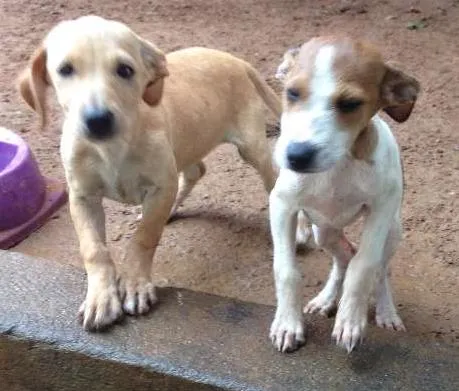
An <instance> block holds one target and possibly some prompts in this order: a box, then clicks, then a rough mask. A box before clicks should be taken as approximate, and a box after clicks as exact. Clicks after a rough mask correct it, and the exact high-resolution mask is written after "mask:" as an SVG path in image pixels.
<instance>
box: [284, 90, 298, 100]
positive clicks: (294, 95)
mask: <svg viewBox="0 0 459 391" xmlns="http://www.w3.org/2000/svg"><path fill="white" fill-rule="evenodd" d="M286 95H287V99H288V100H289V101H290V102H296V101H297V100H298V99H300V96H301V94H300V91H299V90H298V89H296V88H287V91H286Z"/></svg>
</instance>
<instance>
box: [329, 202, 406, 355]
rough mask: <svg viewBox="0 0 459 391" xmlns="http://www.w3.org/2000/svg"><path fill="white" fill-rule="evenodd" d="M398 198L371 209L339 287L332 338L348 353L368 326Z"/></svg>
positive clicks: (379, 203)
mask: <svg viewBox="0 0 459 391" xmlns="http://www.w3.org/2000/svg"><path fill="white" fill-rule="evenodd" d="M399 205H400V197H398V196H397V195H394V194H392V196H391V197H387V198H386V199H384V200H379V202H377V203H376V204H375V205H373V206H372V208H371V211H370V214H369V215H368V217H367V219H366V221H365V224H364V227H363V233H362V240H361V244H360V248H359V250H358V251H357V254H356V255H355V256H354V257H353V258H352V259H351V261H350V263H349V266H348V269H347V272H346V277H345V280H344V284H343V295H342V297H341V301H340V303H339V307H338V313H337V315H336V321H335V326H334V329H333V333H332V336H333V338H335V339H336V342H337V344H338V345H341V346H343V347H344V348H346V349H347V351H348V352H351V351H352V350H353V349H354V347H355V346H356V345H357V344H358V343H359V342H361V340H362V339H363V336H364V331H365V328H366V326H367V322H368V319H367V318H368V306H369V299H370V296H371V294H372V293H373V291H374V288H375V285H376V282H377V280H378V279H379V278H380V277H381V276H380V274H381V273H382V272H383V271H385V270H384V262H385V260H384V248H385V244H386V241H387V237H388V235H389V231H390V228H391V224H392V221H393V218H394V216H395V214H396V211H397V208H398V207H399Z"/></svg>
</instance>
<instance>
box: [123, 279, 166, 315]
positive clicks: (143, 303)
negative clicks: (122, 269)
mask: <svg viewBox="0 0 459 391" xmlns="http://www.w3.org/2000/svg"><path fill="white" fill-rule="evenodd" d="M118 287H119V291H120V295H121V297H122V301H123V310H124V312H125V313H127V314H129V315H142V314H146V313H147V312H148V311H150V309H151V308H152V307H153V306H154V304H156V302H157V301H158V299H157V297H156V292H155V286H154V285H153V283H152V282H151V281H150V280H149V279H147V278H145V277H138V278H133V277H126V276H122V277H120V278H119V280H118Z"/></svg>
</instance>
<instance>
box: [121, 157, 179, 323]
mask: <svg viewBox="0 0 459 391" xmlns="http://www.w3.org/2000/svg"><path fill="white" fill-rule="evenodd" d="M174 168H175V165H174ZM177 182H178V179H177V172H176V171H175V172H171V173H170V175H169V176H168V178H167V181H162V182H158V183H157V184H156V185H155V186H153V187H152V188H151V189H150V190H149V191H148V192H147V194H146V196H145V198H144V201H143V203H142V219H141V220H140V222H139V225H138V227H137V230H136V231H135V233H134V236H133V237H132V239H131V241H130V242H129V244H128V248H127V252H126V256H125V259H124V262H123V263H124V265H123V266H124V272H123V273H122V274H121V277H120V280H119V288H120V294H121V296H122V298H123V309H124V311H125V312H126V313H128V314H131V315H140V314H145V313H147V312H148V311H149V310H150V308H151V307H152V306H153V305H154V304H155V303H156V301H157V299H156V294H155V287H154V285H153V283H152V281H151V266H152V262H153V256H154V254H155V250H156V247H157V245H158V242H159V240H160V238H161V235H162V232H163V228H164V226H165V225H166V223H167V220H168V218H169V215H170V212H171V209H172V206H173V204H174V201H175V197H176V194H177Z"/></svg>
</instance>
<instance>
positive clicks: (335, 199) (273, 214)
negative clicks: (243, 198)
mask: <svg viewBox="0 0 459 391" xmlns="http://www.w3.org/2000/svg"><path fill="white" fill-rule="evenodd" d="M277 76H278V77H279V78H281V79H283V81H284V110H283V114H282V118H281V134H280V137H279V139H278V141H277V144H276V151H275V157H276V161H277V163H278V165H279V166H280V167H281V169H280V174H279V178H278V179H277V182H276V185H275V187H274V189H273V191H272V192H271V195H270V221H271V231H272V236H273V243H274V273H275V280H276V292H277V301H278V305H277V311H276V315H275V319H274V321H273V323H272V326H271V338H272V341H273V343H274V344H275V346H276V347H277V348H278V349H279V350H281V351H290V350H294V349H296V348H297V347H298V346H299V345H300V344H302V343H303V342H304V325H303V319H302V313H301V294H300V290H299V288H300V281H301V274H300V272H299V270H298V268H297V266H296V262H295V251H294V244H295V243H294V231H293V229H292V227H294V226H295V220H296V216H297V214H298V211H299V210H302V211H304V212H305V213H306V215H307V216H308V217H309V219H310V220H311V222H312V223H313V227H312V228H313V232H314V238H315V241H316V244H317V245H318V246H321V247H322V248H324V249H325V250H327V251H328V252H329V253H330V254H331V256H332V257H333V268H332V271H331V273H330V277H329V279H328V281H327V282H326V284H325V286H324V288H323V290H322V291H321V292H320V293H319V294H318V295H317V297H315V298H314V299H312V300H311V301H310V302H309V303H308V304H307V305H306V307H305V308H304V311H305V312H308V313H315V312H318V313H321V314H327V313H329V312H330V311H331V310H332V309H333V308H334V307H335V306H336V303H337V299H338V293H339V291H340V289H341V288H342V289H343V293H342V297H341V300H340V301H339V306H338V312H337V315H336V321H335V327H334V329H333V333H332V335H333V337H334V338H335V339H336V341H337V343H338V344H339V345H342V346H343V347H345V348H346V349H347V350H348V351H351V350H352V349H353V348H354V347H355V346H356V345H357V344H358V343H359V341H360V340H361V339H362V338H363V336H364V331H365V328H366V325H367V316H368V306H369V299H370V296H371V295H372V293H373V292H374V291H376V322H377V324H378V325H379V326H380V327H384V328H389V329H395V330H404V326H403V323H402V321H401V319H400V318H399V316H398V314H397V309H396V308H395V306H394V303H393V300H392V294H391V289H390V283H389V278H388V264H389V261H390V258H391V257H392V255H393V254H394V252H395V249H396V247H397V244H398V242H399V240H400V238H401V231H402V228H401V218H400V209H401V203H402V196H403V173H402V166H401V160H400V153H399V148H398V146H397V142H396V140H395V138H394V136H393V134H392V132H391V130H390V128H389V126H388V125H387V124H386V122H384V121H383V119H381V118H380V117H379V116H378V115H377V112H378V110H379V109H383V110H384V111H386V113H387V114H389V115H390V116H391V117H392V118H393V119H394V120H396V121H398V122H403V121H406V120H407V119H408V117H409V116H410V114H411V111H412V109H413V107H414V104H415V102H416V99H417V96H418V92H419V84H418V82H417V81H416V80H415V79H413V78H412V77H410V76H408V75H406V74H404V73H403V72H400V71H398V70H396V69H394V68H393V67H391V66H390V65H388V64H387V63H385V62H384V61H383V59H382V57H381V55H380V53H379V52H378V51H377V50H376V49H375V48H373V47H372V46H370V45H369V44H366V43H364V42H359V41H354V40H352V39H349V38H340V37H319V38H315V39H312V40H310V41H308V42H307V43H305V44H304V45H303V46H301V48H299V49H292V50H289V51H288V52H286V54H285V56H284V59H283V62H282V63H281V65H280V67H279V69H278V71H277ZM362 215H363V216H364V217H365V224H364V227H363V232H362V237H361V242H360V247H359V248H358V249H356V248H355V247H354V245H352V244H351V243H350V242H349V241H348V240H347V238H346V237H345V236H344V233H343V229H344V227H346V226H347V225H349V224H351V223H352V222H353V221H355V220H356V219H357V218H358V217H359V216H362Z"/></svg>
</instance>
